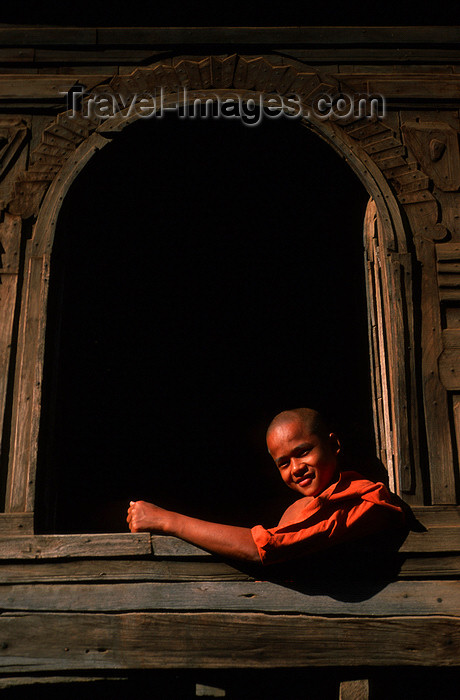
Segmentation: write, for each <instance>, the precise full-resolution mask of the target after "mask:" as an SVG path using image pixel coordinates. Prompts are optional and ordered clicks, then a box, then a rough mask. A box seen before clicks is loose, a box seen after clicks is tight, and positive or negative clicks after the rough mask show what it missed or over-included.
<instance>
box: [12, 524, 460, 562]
mask: <svg viewBox="0 0 460 700" xmlns="http://www.w3.org/2000/svg"><path fill="white" fill-rule="evenodd" d="M152 551H153V554H154V555H155V556H156V557H160V558H178V557H179V558H184V557H185V558H188V557H199V558H200V559H201V558H203V557H204V559H205V560H206V559H208V558H211V557H212V556H213V555H212V554H210V553H209V552H206V551H205V550H203V549H200V548H199V547H195V546H194V545H192V544H189V543H188V542H184V541H183V540H179V539H177V538H175V537H165V536H162V535H153V536H150V535H149V534H148V533H137V534H130V533H120V534H118V533H114V534H110V533H109V534H94V535H85V534H81V535H35V536H11V537H9V536H5V535H3V536H0V559H18V560H20V559H56V558H82V557H107V556H114V557H115V556H125V555H146V554H151V553H152ZM399 551H400V552H402V553H411V552H414V553H417V552H426V553H430V552H432V553H442V552H456V551H460V528H459V527H455V526H452V527H432V528H430V529H429V530H427V531H426V532H410V533H409V535H408V537H407V539H406V540H405V542H404V543H403V544H402V545H401V547H400V550H399Z"/></svg>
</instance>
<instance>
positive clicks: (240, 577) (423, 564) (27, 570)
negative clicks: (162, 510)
mask: <svg viewBox="0 0 460 700" xmlns="http://www.w3.org/2000/svg"><path fill="white" fill-rule="evenodd" d="M398 559H399V557H397V560H396V562H395V567H396V571H395V577H396V576H397V578H398V579H399V580H407V579H438V580H439V579H446V578H452V577H458V578H460V555H458V554H451V555H443V556H439V555H428V556H427V555H413V554H412V555H409V556H407V557H405V556H403V557H402V561H399V562H398ZM255 574H256V572H255V571H252V572H249V571H243V570H241V569H239V568H238V564H236V563H235V564H234V565H232V564H230V563H229V562H226V561H221V560H219V559H218V558H217V557H216V558H214V557H211V556H209V557H206V558H202V557H201V556H200V557H183V558H181V557H177V558H175V559H172V558H169V559H168V558H164V559H162V558H156V557H151V556H147V557H142V558H139V557H126V556H125V557H124V558H121V557H119V558H101V557H94V558H92V559H77V558H74V559H71V558H69V559H54V560H37V559H33V560H32V561H30V560H25V559H23V560H16V561H14V560H10V561H3V562H1V563H0V583H8V584H14V583H76V582H80V583H83V582H87V583H95V582H102V583H104V582H114V583H116V582H128V581H133V582H135V581H151V582H154V581H163V582H165V581H168V582H171V581H176V582H188V581H190V582H209V581H216V582H228V581H253V580H254V578H257V579H260V578H264V577H267V576H268V577H269V572H268V571H266V572H264V571H263V570H262V571H261V570H260V569H259V568H258V569H257V574H258V575H257V576H256V575H255ZM262 574H264V576H262Z"/></svg>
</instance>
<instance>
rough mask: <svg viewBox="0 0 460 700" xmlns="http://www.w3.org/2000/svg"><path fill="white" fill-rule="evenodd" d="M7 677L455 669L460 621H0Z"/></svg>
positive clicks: (145, 617)
mask: <svg viewBox="0 0 460 700" xmlns="http://www.w3.org/2000/svg"><path fill="white" fill-rule="evenodd" d="M0 637H1V639H2V640H3V644H2V647H1V649H0V668H1V670H2V672H3V673H13V672H14V673H15V674H19V673H20V672H24V673H27V672H30V671H34V672H38V671H41V672H47V671H54V670H64V671H66V672H67V674H68V673H69V672H71V671H72V670H73V669H79V670H85V669H92V670H95V669H126V668H131V669H136V668H145V669H149V668H235V667H241V668H268V667H272V668H281V667H284V668H294V667H297V668H300V667H303V666H403V665H410V666H444V667H446V666H456V665H458V659H459V656H460V619H459V618H452V617H445V616H431V617H425V616H417V617H404V618H398V617H396V618H386V619H381V618H380V619H379V618H359V619H358V618H352V619H350V618H337V617H333V618H324V617H313V616H304V615H295V616H293V615H267V614H257V613H242V614H238V615H236V614H232V613H188V614H184V613H125V614H111V615H104V614H92V615H91V614H85V613H74V614H72V613H34V614H3V615H1V616H0Z"/></svg>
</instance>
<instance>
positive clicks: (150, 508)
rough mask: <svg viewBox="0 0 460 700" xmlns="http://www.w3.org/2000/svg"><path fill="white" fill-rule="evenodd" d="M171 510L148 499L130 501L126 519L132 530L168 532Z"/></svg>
mask: <svg viewBox="0 0 460 700" xmlns="http://www.w3.org/2000/svg"><path fill="white" fill-rule="evenodd" d="M168 515H169V511H167V510H165V509H164V508H160V507H159V506H156V505H154V504H153V503H147V502H146V501H130V503H129V508H128V517H127V518H126V521H127V523H128V525H129V529H130V530H131V532H166V531H167V523H168Z"/></svg>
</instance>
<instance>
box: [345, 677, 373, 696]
mask: <svg viewBox="0 0 460 700" xmlns="http://www.w3.org/2000/svg"><path fill="white" fill-rule="evenodd" d="M339 700H369V681H368V680H367V679H363V680H358V681H342V682H341V683H340V691H339Z"/></svg>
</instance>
